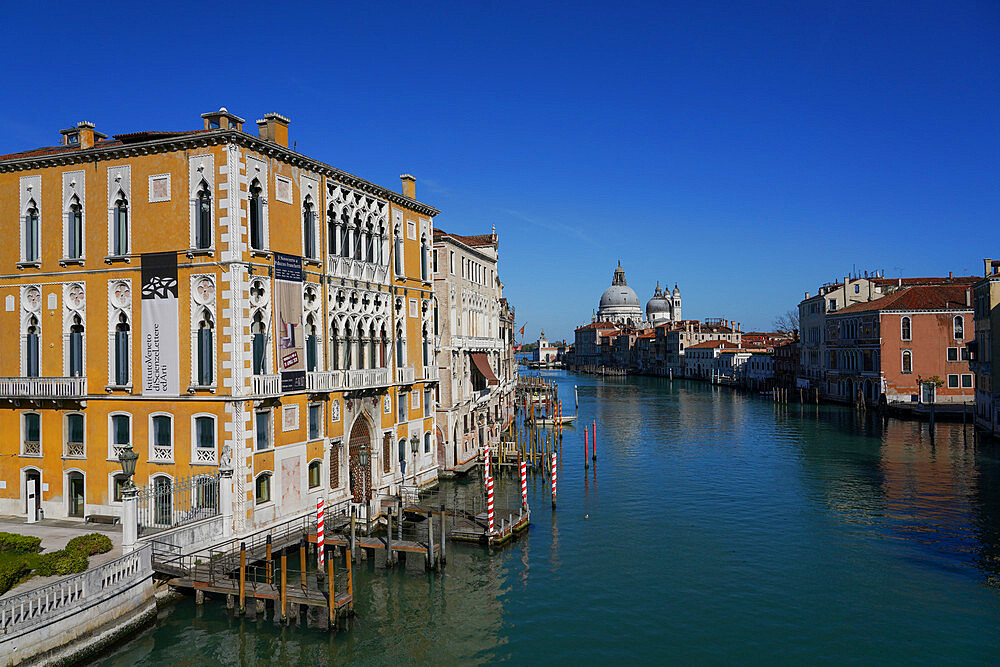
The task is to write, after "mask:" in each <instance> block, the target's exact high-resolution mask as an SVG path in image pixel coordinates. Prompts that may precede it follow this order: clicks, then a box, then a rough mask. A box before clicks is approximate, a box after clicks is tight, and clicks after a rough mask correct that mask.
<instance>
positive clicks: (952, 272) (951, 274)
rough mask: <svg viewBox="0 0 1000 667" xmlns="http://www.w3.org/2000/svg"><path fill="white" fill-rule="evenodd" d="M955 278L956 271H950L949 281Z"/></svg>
mask: <svg viewBox="0 0 1000 667" xmlns="http://www.w3.org/2000/svg"><path fill="white" fill-rule="evenodd" d="M954 277H955V272H954V271H949V272H948V280H951V279H952V278H954Z"/></svg>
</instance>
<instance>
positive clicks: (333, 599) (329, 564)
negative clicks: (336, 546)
mask: <svg viewBox="0 0 1000 667" xmlns="http://www.w3.org/2000/svg"><path fill="white" fill-rule="evenodd" d="M326 578H327V583H328V584H329V587H330V628H331V629H332V628H334V627H335V623H336V622H337V596H336V595H335V591H334V585H333V554H329V557H328V558H327V561H326Z"/></svg>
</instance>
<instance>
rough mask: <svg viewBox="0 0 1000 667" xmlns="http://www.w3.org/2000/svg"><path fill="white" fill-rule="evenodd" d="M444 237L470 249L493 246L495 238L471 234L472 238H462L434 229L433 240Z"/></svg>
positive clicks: (459, 235) (487, 235)
mask: <svg viewBox="0 0 1000 667" xmlns="http://www.w3.org/2000/svg"><path fill="white" fill-rule="evenodd" d="M445 237H450V238H453V239H455V240H456V241H458V242H460V243H464V244H465V245H467V246H469V247H472V248H482V247H485V246H495V245H496V237H495V236H494V235H493V234H473V235H472V236H463V235H461V234H449V233H448V232H446V231H444V230H443V229H439V228H436V227H435V228H434V239H435V240H437V239H442V238H445Z"/></svg>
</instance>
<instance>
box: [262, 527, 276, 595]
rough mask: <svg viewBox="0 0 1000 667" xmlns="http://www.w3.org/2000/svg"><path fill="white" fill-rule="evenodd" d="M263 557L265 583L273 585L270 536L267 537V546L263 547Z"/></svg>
mask: <svg viewBox="0 0 1000 667" xmlns="http://www.w3.org/2000/svg"><path fill="white" fill-rule="evenodd" d="M264 553H265V556H264V576H265V579H266V580H267V583H269V584H270V583H273V579H274V576H273V575H274V571H273V569H274V563H272V562H271V534H270V533H268V535H267V546H266V547H265V551H264Z"/></svg>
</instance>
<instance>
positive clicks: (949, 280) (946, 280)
mask: <svg viewBox="0 0 1000 667" xmlns="http://www.w3.org/2000/svg"><path fill="white" fill-rule="evenodd" d="M869 280H870V281H871V282H872V284H874V285H878V286H879V287H915V286H917V285H971V284H973V283H975V282H978V281H979V277H978V276H951V277H943V278H934V277H924V278H869Z"/></svg>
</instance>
